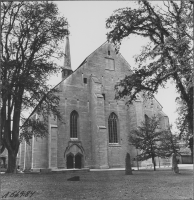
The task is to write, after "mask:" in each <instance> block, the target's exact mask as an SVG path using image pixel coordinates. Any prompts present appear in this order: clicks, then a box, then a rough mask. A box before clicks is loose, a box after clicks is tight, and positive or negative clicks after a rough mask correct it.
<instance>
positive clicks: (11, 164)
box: [6, 152, 17, 173]
mask: <svg viewBox="0 0 194 200" xmlns="http://www.w3.org/2000/svg"><path fill="white" fill-rule="evenodd" d="M16 162H17V153H11V152H8V167H7V171H6V173H17V165H16V164H17V163H16Z"/></svg>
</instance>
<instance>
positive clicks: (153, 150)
mask: <svg viewBox="0 0 194 200" xmlns="http://www.w3.org/2000/svg"><path fill="white" fill-rule="evenodd" d="M158 125H159V119H158V118H156V117H155V116H154V117H152V118H149V119H148V118H147V119H146V120H145V121H144V122H142V125H141V126H139V127H138V129H135V130H132V132H131V133H130V135H129V143H131V144H133V145H134V146H135V147H136V148H137V149H139V150H141V153H140V154H139V155H138V156H137V159H138V160H147V159H149V158H152V162H153V165H154V170H155V162H154V158H155V157H157V156H160V138H161V135H162V134H164V131H159V130H157V127H158Z"/></svg>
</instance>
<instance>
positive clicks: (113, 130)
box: [70, 111, 118, 143]
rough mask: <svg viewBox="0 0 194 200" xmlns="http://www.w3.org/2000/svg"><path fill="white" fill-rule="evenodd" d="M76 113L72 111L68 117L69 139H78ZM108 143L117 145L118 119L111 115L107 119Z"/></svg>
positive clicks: (113, 114)
mask: <svg viewBox="0 0 194 200" xmlns="http://www.w3.org/2000/svg"><path fill="white" fill-rule="evenodd" d="M78 117H79V115H78V113H77V112H76V111H73V112H72V113H71V115H70V137H71V138H77V137H78ZM108 132H109V143H118V118H117V116H116V114H115V113H111V114H110V116H109V118H108Z"/></svg>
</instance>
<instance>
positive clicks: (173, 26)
mask: <svg viewBox="0 0 194 200" xmlns="http://www.w3.org/2000/svg"><path fill="white" fill-rule="evenodd" d="M106 27H107V28H109V29H111V30H110V31H109V33H108V34H107V38H108V40H109V41H111V42H113V43H114V44H115V45H116V48H117V50H119V46H120V44H121V42H122V40H123V39H124V38H126V37H130V35H132V34H135V35H139V36H142V37H147V38H149V39H150V43H149V44H148V45H147V46H145V47H144V48H143V49H142V52H141V53H140V55H138V56H137V57H136V62H137V64H138V67H136V68H134V69H133V72H134V73H133V74H132V75H130V76H126V77H125V78H124V79H123V80H121V81H120V82H119V83H118V84H117V85H116V86H115V89H116V99H120V98H123V97H125V96H129V97H130V98H129V102H128V103H131V102H132V101H133V100H135V99H136V94H138V93H140V92H141V93H143V95H144V96H145V97H153V95H154V94H155V93H157V91H158V89H159V87H163V88H165V84H166V82H167V81H168V80H171V81H173V82H174V84H175V86H176V90H177V91H178V93H179V95H180V99H181V101H182V102H183V104H184V106H185V109H186V110H187V112H186V113H185V114H184V116H183V117H184V120H186V121H187V124H188V133H187V134H190V135H191V134H192V132H193V85H192V72H193V71H192V66H193V55H192V54H193V44H192V42H193V35H192V34H193V30H192V28H193V11H192V5H191V3H190V2H189V1H179V2H175V1H167V2H165V1H163V6H162V7H161V6H160V7H159V6H154V5H152V3H150V2H148V1H139V2H138V9H132V8H122V9H118V10H116V11H115V12H114V14H113V15H112V16H110V17H109V18H108V19H107V21H106ZM180 135H181V132H180Z"/></svg>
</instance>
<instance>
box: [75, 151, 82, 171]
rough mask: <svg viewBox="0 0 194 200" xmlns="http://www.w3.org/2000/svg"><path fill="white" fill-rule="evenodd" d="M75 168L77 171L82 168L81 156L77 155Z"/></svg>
mask: <svg viewBox="0 0 194 200" xmlns="http://www.w3.org/2000/svg"><path fill="white" fill-rule="evenodd" d="M75 168H77V169H81V168H82V156H81V155H80V154H77V155H76V156H75Z"/></svg>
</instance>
